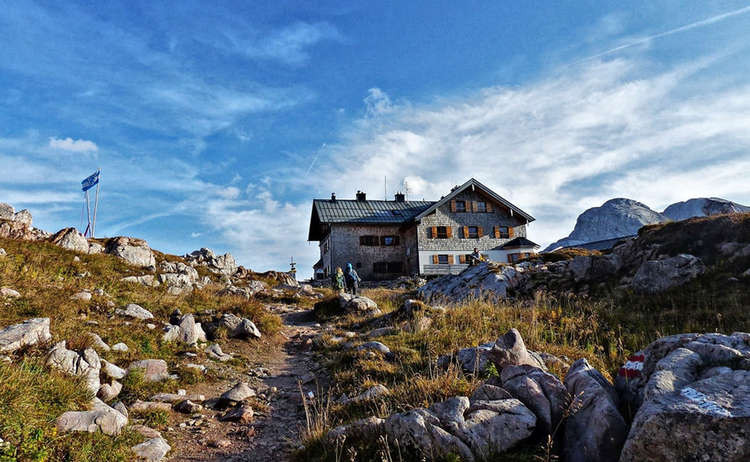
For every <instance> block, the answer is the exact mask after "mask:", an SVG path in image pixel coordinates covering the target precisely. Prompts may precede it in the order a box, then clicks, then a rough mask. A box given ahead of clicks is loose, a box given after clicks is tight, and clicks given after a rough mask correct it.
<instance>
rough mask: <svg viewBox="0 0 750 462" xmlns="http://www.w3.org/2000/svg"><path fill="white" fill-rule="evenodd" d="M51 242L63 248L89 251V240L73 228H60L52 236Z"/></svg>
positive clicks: (83, 251)
mask: <svg viewBox="0 0 750 462" xmlns="http://www.w3.org/2000/svg"><path fill="white" fill-rule="evenodd" d="M52 243H53V244H55V245H57V246H59V247H62V248H63V249H68V250H74V251H76V252H81V253H88V252H89V242H88V241H87V240H86V238H85V237H83V235H82V234H81V233H79V232H78V230H76V229H75V228H63V229H61V230H60V231H58V232H57V233H55V235H54V236H52Z"/></svg>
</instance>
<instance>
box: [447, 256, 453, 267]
mask: <svg viewBox="0 0 750 462" xmlns="http://www.w3.org/2000/svg"><path fill="white" fill-rule="evenodd" d="M448 264H449V265H452V264H453V255H448Z"/></svg>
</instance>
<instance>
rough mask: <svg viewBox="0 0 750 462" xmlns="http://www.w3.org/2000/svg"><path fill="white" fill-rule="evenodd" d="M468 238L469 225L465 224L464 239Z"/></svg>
mask: <svg viewBox="0 0 750 462" xmlns="http://www.w3.org/2000/svg"><path fill="white" fill-rule="evenodd" d="M468 238H469V227H468V226H464V239H468Z"/></svg>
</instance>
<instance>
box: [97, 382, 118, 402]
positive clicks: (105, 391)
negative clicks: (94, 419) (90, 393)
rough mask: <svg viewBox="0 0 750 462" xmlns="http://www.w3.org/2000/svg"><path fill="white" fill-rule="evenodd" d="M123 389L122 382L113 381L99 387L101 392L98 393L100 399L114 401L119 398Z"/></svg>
mask: <svg viewBox="0 0 750 462" xmlns="http://www.w3.org/2000/svg"><path fill="white" fill-rule="evenodd" d="M121 391H122V384H121V383H120V382H117V381H112V383H105V384H104V385H102V386H101V387H99V392H98V393H97V394H96V396H97V397H99V399H101V400H102V401H105V402H107V401H112V400H113V399H115V398H117V396H118V395H119V394H120V392H121Z"/></svg>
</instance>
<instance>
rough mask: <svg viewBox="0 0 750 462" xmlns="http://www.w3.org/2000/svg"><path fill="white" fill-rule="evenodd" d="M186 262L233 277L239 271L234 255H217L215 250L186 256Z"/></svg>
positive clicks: (194, 252) (201, 251)
mask: <svg viewBox="0 0 750 462" xmlns="http://www.w3.org/2000/svg"><path fill="white" fill-rule="evenodd" d="M185 260H186V261H187V262H188V263H189V264H191V265H194V266H195V265H200V266H205V267H206V268H208V270H209V271H211V272H212V273H216V274H224V275H227V276H231V275H233V274H234V273H235V271H237V262H235V261H234V257H232V254H230V253H225V254H224V255H216V254H215V253H214V252H213V250H211V249H206V248H202V249H200V250H195V251H193V252H191V253H189V254H186V255H185Z"/></svg>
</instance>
